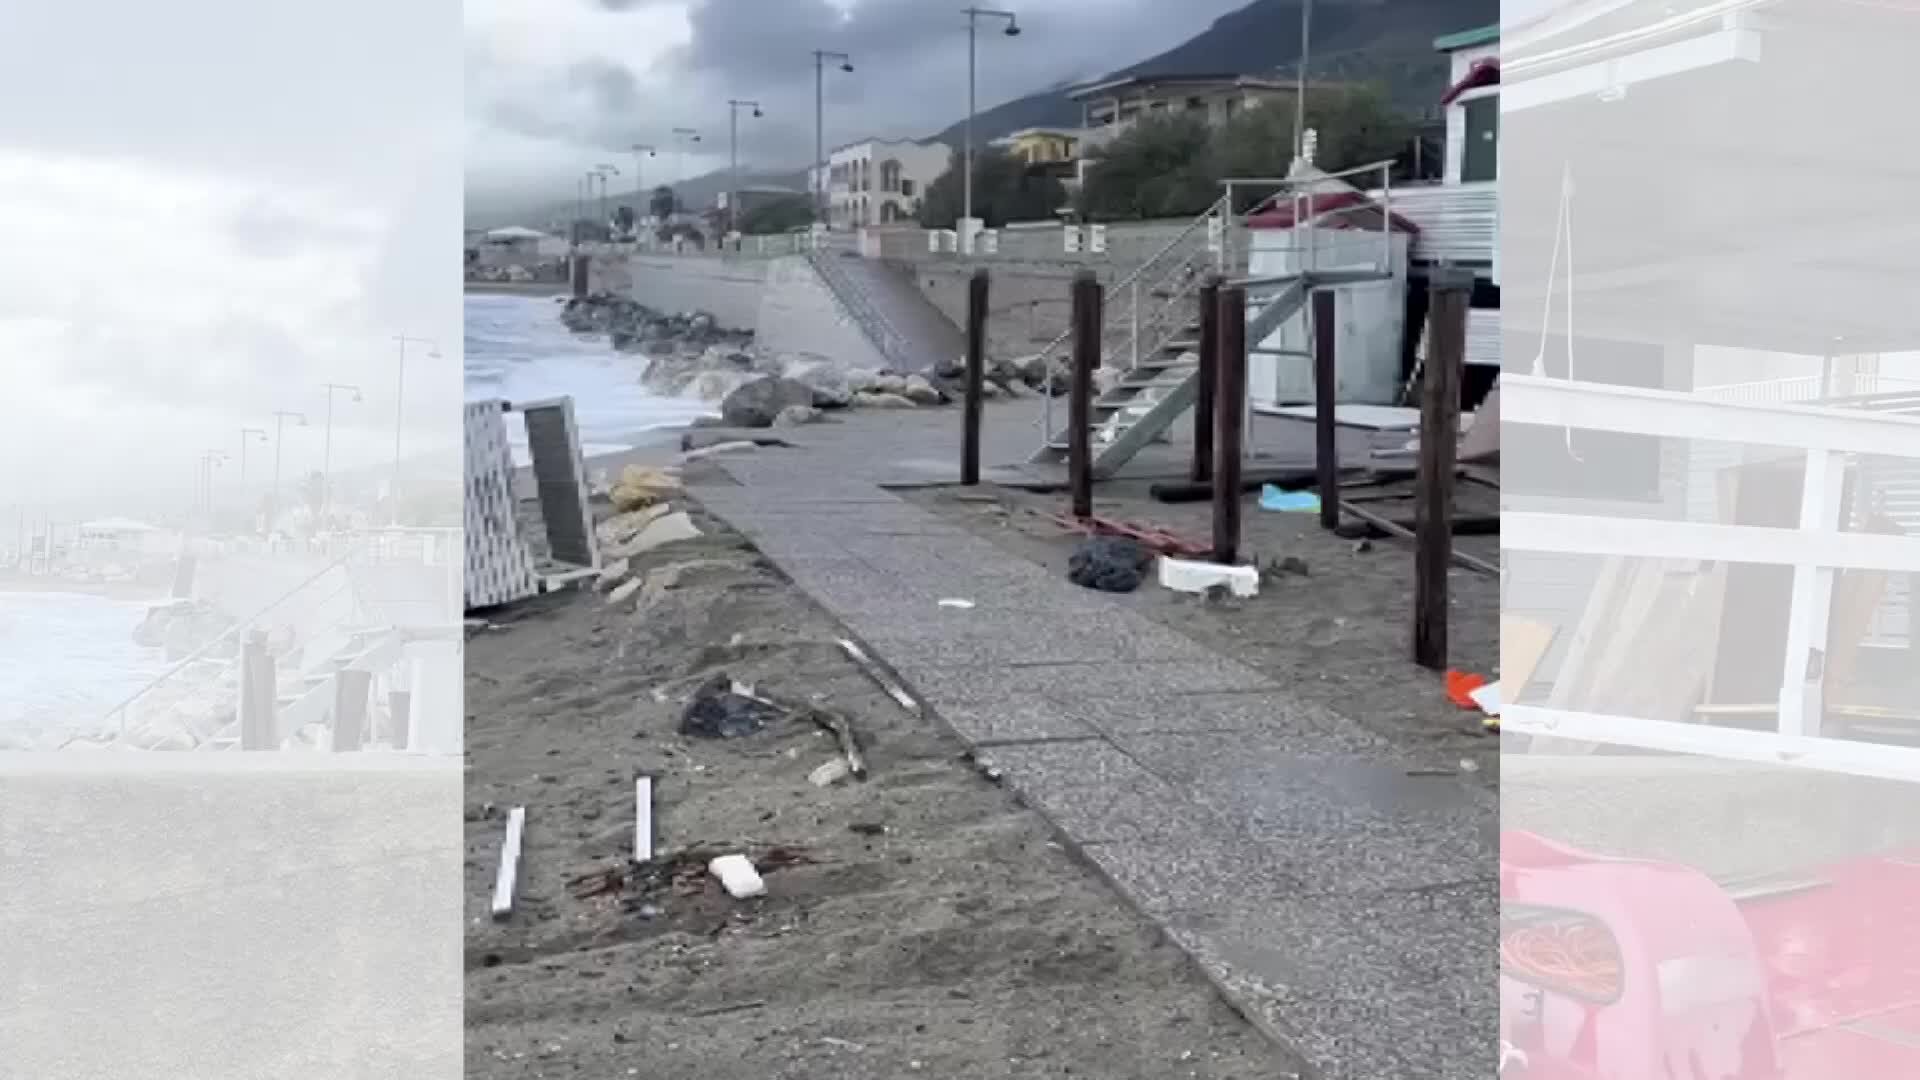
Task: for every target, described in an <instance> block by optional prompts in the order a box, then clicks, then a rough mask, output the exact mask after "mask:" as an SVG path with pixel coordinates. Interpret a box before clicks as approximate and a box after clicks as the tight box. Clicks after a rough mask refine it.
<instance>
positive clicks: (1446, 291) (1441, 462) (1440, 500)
mask: <svg viewBox="0 0 1920 1080" xmlns="http://www.w3.org/2000/svg"><path fill="white" fill-rule="evenodd" d="M1430 288H1431V289H1432V290H1433V292H1432V296H1433V302H1432V304H1431V305H1429V307H1428V309H1427V311H1428V314H1427V362H1426V367H1425V369H1424V371H1423V373H1422V375H1421V381H1422V383H1423V385H1422V387H1421V391H1420V466H1419V472H1418V474H1417V476H1416V479H1415V491H1414V530H1413V532H1414V537H1413V545H1414V553H1413V566H1414V581H1413V659H1414V662H1415V663H1417V664H1419V665H1420V666H1421V667H1424V668H1429V669H1432V670H1434V671H1440V670H1444V669H1445V668H1446V666H1447V615H1448V612H1447V604H1448V588H1447V585H1448V582H1447V573H1448V569H1449V566H1450V564H1451V563H1452V562H1453V470H1454V462H1455V459H1456V457H1457V455H1458V451H1459V445H1458V443H1459V439H1460V379H1461V375H1462V372H1463V369H1464V367H1465V362H1466V351H1467V306H1468V302H1469V301H1470V299H1471V298H1472V292H1473V277H1472V275H1471V274H1466V273H1462V272H1459V271H1448V272H1442V271H1435V273H1434V275H1433V278H1432V284H1431V286H1430Z"/></svg>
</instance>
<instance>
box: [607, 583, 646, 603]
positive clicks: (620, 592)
mask: <svg viewBox="0 0 1920 1080" xmlns="http://www.w3.org/2000/svg"><path fill="white" fill-rule="evenodd" d="M639 591H640V579H639V578H629V579H628V580H626V581H623V582H621V583H620V587H619V588H617V589H615V590H613V592H611V593H608V594H607V604H608V606H612V605H614V604H620V603H624V602H626V601H627V600H629V599H631V598H632V596H633V594H634V593H637V592H639Z"/></svg>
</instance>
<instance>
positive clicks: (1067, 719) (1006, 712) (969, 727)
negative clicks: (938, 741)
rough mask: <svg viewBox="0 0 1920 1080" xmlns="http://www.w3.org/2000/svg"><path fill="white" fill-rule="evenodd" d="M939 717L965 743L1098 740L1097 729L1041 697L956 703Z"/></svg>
mask: <svg viewBox="0 0 1920 1080" xmlns="http://www.w3.org/2000/svg"><path fill="white" fill-rule="evenodd" d="M939 714H940V719H942V720H944V721H946V722H947V724H948V726H950V727H952V728H953V730H954V731H955V732H956V733H957V734H958V735H959V736H960V737H961V738H962V739H965V740H966V741H967V743H968V744H970V745H973V746H984V745H990V744H993V743H1005V742H1026V741H1034V740H1042V739H1098V738H1099V737H1100V734H1099V732H1097V731H1095V730H1094V729H1093V728H1091V727H1089V726H1087V724H1086V723H1085V722H1083V721H1080V720H1077V719H1075V718H1073V717H1072V716H1069V715H1067V713H1066V712H1064V711H1063V710H1061V709H1059V708H1057V707H1056V706H1054V705H1053V704H1052V703H1051V702H1048V701H1045V700H1042V699H1040V698H1029V699H1027V700H1025V701H1014V702H1007V703H1005V704H995V705H955V706H950V707H947V708H942V709H940V710H939Z"/></svg>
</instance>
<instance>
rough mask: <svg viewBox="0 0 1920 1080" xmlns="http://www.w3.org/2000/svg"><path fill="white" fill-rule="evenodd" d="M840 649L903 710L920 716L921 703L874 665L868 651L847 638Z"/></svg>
mask: <svg viewBox="0 0 1920 1080" xmlns="http://www.w3.org/2000/svg"><path fill="white" fill-rule="evenodd" d="M840 648H841V651H843V652H845V653H846V654H847V656H848V657H849V658H851V659H852V660H853V662H854V663H855V664H858V665H859V667H860V670H862V671H864V672H866V673H867V677H868V678H870V679H872V680H873V681H874V682H876V683H878V684H879V685H880V689H882V690H885V691H886V692H887V696H888V697H890V698H892V699H893V700H894V701H896V702H899V704H900V707H901V708H903V709H905V710H907V711H908V712H909V713H912V714H914V715H916V716H918V715H919V714H920V702H919V701H918V700H916V699H915V698H914V696H913V695H912V694H910V693H908V692H907V688H906V687H904V686H901V685H900V683H899V681H898V680H896V679H895V678H894V677H893V676H891V675H889V674H887V673H886V671H884V670H882V669H881V667H880V665H879V664H876V663H874V661H873V657H871V656H868V655H867V650H865V649H863V648H861V647H860V646H858V645H856V644H854V643H853V642H852V641H851V640H849V639H847V638H841V639H840Z"/></svg>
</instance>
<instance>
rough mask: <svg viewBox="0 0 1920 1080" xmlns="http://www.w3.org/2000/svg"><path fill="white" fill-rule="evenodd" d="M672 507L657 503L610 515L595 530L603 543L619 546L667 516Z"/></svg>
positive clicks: (610, 546)
mask: <svg viewBox="0 0 1920 1080" xmlns="http://www.w3.org/2000/svg"><path fill="white" fill-rule="evenodd" d="M671 509H672V507H670V506H668V505H667V504H666V503H655V504H653V505H652V506H649V507H646V508H645V509H641V510H635V511H633V512H631V513H626V514H619V515H616V516H614V517H610V518H608V519H607V520H605V521H603V522H601V523H600V525H599V526H598V527H597V528H596V529H595V530H594V532H595V533H597V534H598V535H599V537H600V542H601V543H602V544H605V545H606V546H607V547H609V548H617V547H619V546H620V545H622V544H624V543H626V542H627V541H629V540H632V539H633V538H634V537H636V536H639V535H640V533H641V532H642V531H644V530H645V529H646V527H647V526H649V525H651V524H653V523H654V522H656V521H658V520H660V519H661V518H663V517H665V516H667V513H668V511H669V510H671Z"/></svg>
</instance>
